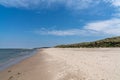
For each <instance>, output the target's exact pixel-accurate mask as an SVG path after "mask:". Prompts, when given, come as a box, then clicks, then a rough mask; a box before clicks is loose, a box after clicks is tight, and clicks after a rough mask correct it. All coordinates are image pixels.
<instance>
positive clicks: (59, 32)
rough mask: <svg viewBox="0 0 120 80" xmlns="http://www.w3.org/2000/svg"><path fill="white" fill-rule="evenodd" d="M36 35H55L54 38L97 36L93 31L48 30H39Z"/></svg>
mask: <svg viewBox="0 0 120 80" xmlns="http://www.w3.org/2000/svg"><path fill="white" fill-rule="evenodd" d="M35 33H37V34H41V35H56V36H74V35H76V36H80V35H82V36H83V35H84V36H90V35H91V34H96V35H98V32H96V31H94V30H88V29H69V30H48V29H41V30H37V31H35Z"/></svg>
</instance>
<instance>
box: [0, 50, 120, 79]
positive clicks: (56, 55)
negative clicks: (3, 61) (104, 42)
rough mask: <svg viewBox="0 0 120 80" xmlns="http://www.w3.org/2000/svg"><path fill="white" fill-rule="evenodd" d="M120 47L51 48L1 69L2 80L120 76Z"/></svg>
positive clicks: (115, 77)
mask: <svg viewBox="0 0 120 80" xmlns="http://www.w3.org/2000/svg"><path fill="white" fill-rule="evenodd" d="M119 52H120V48H96V49H95V48H89V49H88V48H86V49H85V48H84V49H83V48H48V49H42V50H39V51H38V52H37V53H36V54H35V55H33V56H32V57H30V58H27V59H25V60H23V61H21V62H20V63H18V64H15V65H13V66H12V67H10V68H8V69H6V70H4V71H2V72H0V80H14V79H15V80H120V76H119V75H120V63H119V61H120V53H119Z"/></svg>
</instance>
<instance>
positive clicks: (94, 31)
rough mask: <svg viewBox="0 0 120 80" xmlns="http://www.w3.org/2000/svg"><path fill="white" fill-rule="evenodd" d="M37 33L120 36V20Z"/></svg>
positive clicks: (38, 31)
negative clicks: (81, 27)
mask: <svg viewBox="0 0 120 80" xmlns="http://www.w3.org/2000/svg"><path fill="white" fill-rule="evenodd" d="M35 33H37V34H41V35H55V36H120V19H117V18H116V19H110V20H105V21H98V22H92V23H88V24H87V25H86V26H84V27H83V29H69V30H56V29H54V30H49V29H45V28H44V29H40V30H37V31H35Z"/></svg>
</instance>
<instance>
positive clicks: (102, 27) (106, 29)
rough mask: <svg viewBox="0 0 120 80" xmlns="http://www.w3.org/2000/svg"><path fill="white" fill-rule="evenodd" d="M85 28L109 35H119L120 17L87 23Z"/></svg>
mask: <svg viewBox="0 0 120 80" xmlns="http://www.w3.org/2000/svg"><path fill="white" fill-rule="evenodd" d="M84 28H85V29H90V30H95V31H97V32H100V33H105V34H109V35H120V19H118V18H114V19H110V20H105V21H98V22H93V23H89V24H87V25H86V26H85V27H84Z"/></svg>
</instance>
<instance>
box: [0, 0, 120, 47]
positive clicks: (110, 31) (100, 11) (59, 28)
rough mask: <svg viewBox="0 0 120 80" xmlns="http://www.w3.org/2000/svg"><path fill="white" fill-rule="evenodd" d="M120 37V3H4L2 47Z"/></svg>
mask: <svg viewBox="0 0 120 80" xmlns="http://www.w3.org/2000/svg"><path fill="white" fill-rule="evenodd" d="M113 36H120V0H0V48H35V47H51V46H55V45H59V44H71V43H80V42H86V41H95V40H99V39H103V38H107V37H113Z"/></svg>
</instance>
